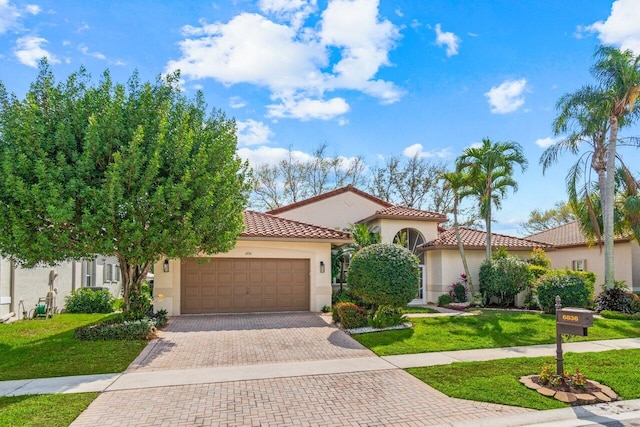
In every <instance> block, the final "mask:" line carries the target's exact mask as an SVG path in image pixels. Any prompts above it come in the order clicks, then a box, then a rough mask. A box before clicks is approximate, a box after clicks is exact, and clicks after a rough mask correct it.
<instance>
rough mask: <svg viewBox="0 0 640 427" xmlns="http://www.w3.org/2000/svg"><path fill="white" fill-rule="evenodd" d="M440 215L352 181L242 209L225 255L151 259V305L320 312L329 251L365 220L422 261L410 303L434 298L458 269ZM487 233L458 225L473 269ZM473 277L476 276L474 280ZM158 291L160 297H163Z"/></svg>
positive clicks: (193, 310) (521, 242)
mask: <svg viewBox="0 0 640 427" xmlns="http://www.w3.org/2000/svg"><path fill="white" fill-rule="evenodd" d="M446 220H447V218H446V216H445V215H443V214H439V213H435V212H429V211H423V210H419V209H412V208H407V207H402V206H394V205H392V204H390V203H388V202H386V201H384V200H381V199H379V198H377V197H374V196H372V195H371V194H368V193H365V192H363V191H361V190H358V189H356V188H354V187H352V186H346V187H342V188H339V189H337V190H333V191H329V192H327V193H324V194H321V195H318V196H315V197H311V198H309V199H306V200H302V201H299V202H296V203H292V204H290V205H287V206H283V207H280V208H277V209H273V210H271V211H269V212H267V213H259V212H253V211H246V212H244V227H245V229H244V232H243V233H242V234H241V236H240V237H239V239H238V241H237V244H236V247H235V248H234V249H233V250H231V251H229V252H227V253H223V254H215V255H207V254H202V255H201V256H199V257H197V258H187V259H181V260H178V259H175V260H161V261H160V262H158V263H156V265H155V267H154V271H155V277H154V280H155V285H154V293H155V298H156V301H155V306H156V308H165V309H167V311H168V312H169V315H178V314H197V313H233V312H252V311H257V312H260V311H299V310H302V311H319V310H320V309H322V307H323V306H325V305H330V304H331V292H332V286H331V250H332V249H334V248H336V247H338V246H341V245H344V244H347V243H351V242H352V239H351V236H350V235H349V234H348V233H346V232H344V231H341V230H344V229H345V228H348V227H349V226H350V225H351V224H357V223H364V224H367V225H369V226H370V227H371V228H372V230H373V231H375V232H378V233H380V236H381V240H382V242H384V243H393V242H394V241H395V240H396V238H401V240H402V241H403V242H406V243H405V244H406V246H407V248H408V249H409V250H411V251H412V252H413V253H414V254H416V256H417V257H418V258H419V260H420V268H421V271H422V279H421V283H420V284H419V288H417V289H416V299H415V300H414V301H413V303H414V304H424V303H426V302H429V301H437V298H438V296H439V295H441V294H442V293H444V292H447V290H448V289H447V288H448V286H449V285H450V284H451V283H452V282H453V281H455V280H456V279H458V278H459V276H460V274H461V273H462V272H463V269H462V261H461V260H460V256H459V254H458V252H457V246H456V244H455V237H453V243H452V240H451V236H452V233H453V232H452V231H446V230H443V229H441V228H439V227H438V224H440V223H443V222H445V221H446ZM485 236H486V234H485V233H483V232H481V231H475V230H470V229H463V240H464V241H465V245H467V246H468V247H469V251H470V252H469V254H468V257H469V258H470V260H471V262H470V264H471V265H470V267H471V268H472V269H475V270H477V268H478V267H479V264H480V262H481V260H482V259H484V241H485ZM493 236H494V245H495V246H496V247H497V246H504V247H506V248H507V249H509V250H510V251H515V252H516V253H520V254H522V257H527V256H528V255H529V253H530V252H531V250H532V249H533V248H534V247H543V248H547V247H548V245H545V244H544V243H539V242H532V241H528V240H525V239H518V238H515V237H509V236H501V235H498V234H494V235H493ZM476 283H477V278H476ZM159 295H162V297H161V298H160V297H159Z"/></svg>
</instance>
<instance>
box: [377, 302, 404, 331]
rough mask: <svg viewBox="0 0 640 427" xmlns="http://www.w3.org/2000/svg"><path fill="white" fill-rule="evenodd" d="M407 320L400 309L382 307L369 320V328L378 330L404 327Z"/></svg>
mask: <svg viewBox="0 0 640 427" xmlns="http://www.w3.org/2000/svg"><path fill="white" fill-rule="evenodd" d="M406 320H407V318H406V316H404V314H402V310H401V309H399V308H394V307H389V306H388V305H381V306H380V307H378V309H377V310H376V312H375V314H374V315H373V316H372V317H371V318H370V319H369V326H371V327H372V328H376V329H381V328H388V327H390V326H398V325H402V324H403V323H404V322H405V321H406Z"/></svg>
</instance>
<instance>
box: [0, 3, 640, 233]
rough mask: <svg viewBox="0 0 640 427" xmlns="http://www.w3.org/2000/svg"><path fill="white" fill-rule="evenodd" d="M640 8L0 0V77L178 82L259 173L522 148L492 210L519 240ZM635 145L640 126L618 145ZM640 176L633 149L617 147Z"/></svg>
mask: <svg viewBox="0 0 640 427" xmlns="http://www.w3.org/2000/svg"><path fill="white" fill-rule="evenodd" d="M639 22H640V0H616V1H611V0H609V1H605V0H563V1H548V0H529V1H513V0H483V1H468V0H394V1H390V0H379V1H376V0H328V1H325V0H257V1H248V0H235V1H233V0H232V1H186V0H185V1H169V0H165V1H156V2H153V1H149V0H146V1H124V0H95V1H91V2H82V1H77V0H76V1H68V0H55V1H53V0H51V1H48V0H43V1H39V0H28V1H18V0H0V81H2V83H3V84H4V85H5V87H6V88H7V89H8V90H9V91H10V92H14V93H15V94H16V95H17V96H19V97H22V96H24V94H25V93H26V91H27V90H28V87H29V84H30V83H31V82H32V81H33V80H34V78H35V76H36V75H37V61H38V59H39V58H41V57H43V56H46V57H47V58H48V60H49V62H50V63H51V64H52V68H53V71H54V73H55V75H56V77H57V78H58V79H59V80H64V79H65V78H66V77H67V76H68V75H69V74H70V73H72V72H74V71H77V70H78V69H79V68H80V66H85V67H86V68H87V69H88V70H89V72H90V73H91V74H92V75H93V76H94V77H96V78H98V77H99V76H100V75H101V74H102V72H103V71H104V70H105V69H107V68H108V69H109V70H110V72H111V75H112V77H113V78H114V80H116V81H120V82H125V81H126V80H127V78H128V77H129V76H130V75H131V74H132V73H133V72H134V71H135V70H137V71H138V72H139V74H140V77H141V79H142V80H154V79H156V78H157V77H158V76H159V75H163V74H165V73H168V72H172V71H175V70H180V72H181V76H182V87H183V90H184V92H185V94H186V95H187V96H192V95H194V94H195V93H196V92H197V91H198V90H201V91H202V92H203V93H204V95H205V99H206V100H207V102H208V104H209V106H210V107H216V108H220V109H222V110H224V111H225V112H226V114H227V115H228V116H230V117H234V118H235V119H236V120H237V125H238V154H239V155H240V156H241V157H243V158H245V159H248V160H249V161H250V162H251V163H252V164H257V163H262V162H271V163H273V162H277V161H278V160H280V159H281V158H283V157H284V156H285V154H286V153H287V150H289V149H291V150H293V151H294V152H295V155H296V156H297V157H298V158H300V159H305V158H308V156H309V154H310V153H311V152H313V150H314V149H315V148H317V147H319V146H320V145H321V144H326V145H327V146H328V148H327V154H328V155H330V156H343V157H345V158H347V159H348V158H351V157H354V156H364V158H365V161H366V163H367V164H368V165H369V166H375V165H382V164H384V160H385V159H386V158H388V157H389V156H392V155H396V156H401V157H402V156H404V157H411V156H414V155H416V154H417V155H419V156H421V157H424V158H427V159H430V160H432V161H436V162H444V163H446V164H453V162H454V160H455V158H456V157H457V156H458V155H460V154H461V153H462V151H463V150H464V149H465V148H467V147H470V146H473V145H474V144H478V143H479V142H480V141H481V140H482V139H483V138H489V139H491V140H494V141H515V142H518V143H519V144H521V145H522V147H523V151H524V154H525V156H526V157H527V159H528V162H529V167H528V169H527V170H526V171H525V172H524V173H521V172H520V171H519V170H518V171H517V173H516V175H515V178H516V180H517V181H518V184H519V189H518V191H517V192H515V193H513V192H511V193H509V194H508V195H507V197H506V198H505V199H504V201H503V203H502V208H501V210H499V211H497V212H496V213H495V215H494V216H495V219H496V224H495V225H494V226H493V231H494V232H498V233H505V234H512V235H520V226H519V224H520V223H521V222H524V221H526V219H527V218H528V216H529V213H530V212H531V211H532V210H533V209H541V210H545V209H550V208H552V207H553V205H554V204H555V203H556V202H557V201H561V200H566V198H567V197H566V190H565V184H564V178H565V175H566V172H567V169H568V167H569V166H571V165H572V164H573V163H575V161H576V158H575V157H572V156H566V157H564V158H562V159H561V160H560V161H559V162H558V163H557V164H556V165H555V166H553V167H551V168H550V169H548V170H547V171H546V173H545V174H544V175H543V173H542V168H541V167H540V166H539V158H540V155H541V154H542V152H543V151H544V149H545V148H546V147H547V146H548V145H549V144H551V143H553V142H554V141H555V140H557V138H559V137H561V136H554V134H553V132H552V128H551V124H552V122H553V119H554V118H555V116H556V110H555V105H556V102H557V100H558V99H559V98H560V97H561V96H562V95H564V94H566V93H570V92H574V91H576V90H577V89H579V88H580V87H582V86H583V85H585V84H589V83H593V79H592V77H591V75H590V73H589V68H590V67H591V65H592V64H593V54H594V52H595V49H596V48H597V46H598V45H600V44H606V45H612V46H616V47H621V48H623V49H631V50H632V51H634V53H635V54H640V24H638V23H639ZM630 135H635V136H638V135H640V127H638V126H635V127H633V128H629V129H625V130H623V131H622V132H621V136H630ZM622 155H623V157H624V159H625V161H626V162H627V163H628V164H630V165H631V166H632V170H634V171H637V170H638V166H637V165H638V163H639V162H638V160H640V152H639V151H638V149H627V150H622Z"/></svg>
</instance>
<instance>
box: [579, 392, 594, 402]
mask: <svg viewBox="0 0 640 427" xmlns="http://www.w3.org/2000/svg"><path fill="white" fill-rule="evenodd" d="M576 398H577V399H578V400H582V401H583V402H588V403H593V402H595V401H596V397H595V396H594V395H592V394H588V393H581V394H576Z"/></svg>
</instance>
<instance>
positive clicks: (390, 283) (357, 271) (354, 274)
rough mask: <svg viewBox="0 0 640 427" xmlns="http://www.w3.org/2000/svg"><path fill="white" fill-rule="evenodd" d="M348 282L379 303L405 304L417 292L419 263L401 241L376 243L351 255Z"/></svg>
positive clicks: (362, 295) (370, 301)
mask: <svg viewBox="0 0 640 427" xmlns="http://www.w3.org/2000/svg"><path fill="white" fill-rule="evenodd" d="M347 283H348V284H349V289H350V290H351V291H352V292H353V293H355V294H356V295H358V296H359V297H360V298H362V299H363V300H364V301H365V302H368V303H371V304H373V305H375V306H376V307H377V306H380V305H388V306H391V307H403V306H405V305H407V304H408V303H409V302H411V300H413V299H414V298H415V297H416V294H417V292H418V287H419V284H420V264H419V262H418V259H417V258H416V257H415V256H414V255H413V254H412V253H411V252H410V251H409V250H408V249H406V248H403V247H402V246H400V245H393V244H388V243H377V244H375V245H370V246H367V247H365V248H363V249H362V250H360V251H359V252H358V253H357V254H356V255H355V256H354V257H353V258H352V260H351V264H350V265H349V272H348V275H347Z"/></svg>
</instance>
